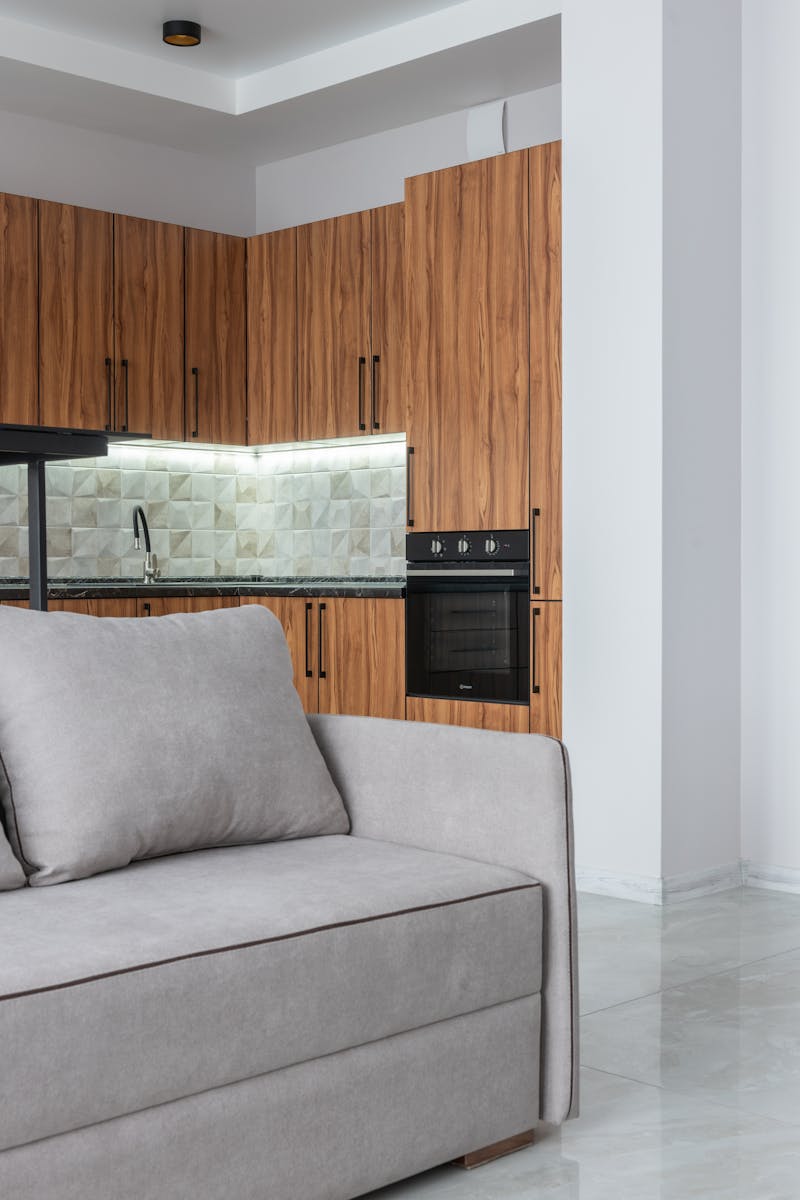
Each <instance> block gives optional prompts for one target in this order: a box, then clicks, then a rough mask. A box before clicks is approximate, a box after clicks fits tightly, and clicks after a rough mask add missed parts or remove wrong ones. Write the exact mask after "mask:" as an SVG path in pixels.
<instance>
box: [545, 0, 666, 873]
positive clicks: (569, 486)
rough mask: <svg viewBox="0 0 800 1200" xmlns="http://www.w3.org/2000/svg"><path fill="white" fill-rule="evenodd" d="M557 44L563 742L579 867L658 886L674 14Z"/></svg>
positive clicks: (567, 26) (614, 23)
mask: <svg viewBox="0 0 800 1200" xmlns="http://www.w3.org/2000/svg"><path fill="white" fill-rule="evenodd" d="M561 36H562V71H563V74H562V90H563V130H564V180H563V186H564V366H563V369H564V589H565V597H566V599H565V601H564V736H565V740H566V742H567V745H568V746H569V750H570V756H571V759H572V765H573V774H574V787H575V820H576V856H577V861H578V863H579V864H582V865H583V866H584V867H585V868H599V869H601V870H602V871H603V872H605V873H606V874H607V875H610V876H614V875H618V876H644V877H648V878H651V879H658V877H659V876H660V874H661V439H662V406H661V346H662V343H661V290H662V288H661V285H662V270H661V266H662V255H661V238H662V167H661V163H662V130H661V124H662V91H661V73H662V25H661V3H660V0H608V2H607V3H604V4H602V5H600V4H596V3H593V2H592V0H582V2H581V0H572V2H570V3H565V6H564V14H563V17H562V28H561ZM632 97H635V98H636V100H635V103H632V102H631V98H632ZM611 886H613V884H612V885H611Z"/></svg>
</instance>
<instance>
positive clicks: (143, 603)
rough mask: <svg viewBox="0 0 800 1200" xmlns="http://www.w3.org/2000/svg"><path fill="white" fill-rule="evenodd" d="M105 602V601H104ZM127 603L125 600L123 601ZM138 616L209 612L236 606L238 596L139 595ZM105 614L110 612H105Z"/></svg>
mask: <svg viewBox="0 0 800 1200" xmlns="http://www.w3.org/2000/svg"><path fill="white" fill-rule="evenodd" d="M105 603H107V601H106V602H105ZM125 603H127V601H126V602H125ZM134 603H135V604H136V606H137V611H136V613H135V614H134V615H135V616H138V617H166V616H169V614H170V613H181V612H195V613H196V612H210V611H211V610H212V609H215V608H238V605H239V597H238V596H152V597H151V598H150V599H148V600H145V599H143V598H142V597H141V596H140V597H139V598H138V599H137V600H135V601H134ZM106 615H107V616H108V615H110V614H106Z"/></svg>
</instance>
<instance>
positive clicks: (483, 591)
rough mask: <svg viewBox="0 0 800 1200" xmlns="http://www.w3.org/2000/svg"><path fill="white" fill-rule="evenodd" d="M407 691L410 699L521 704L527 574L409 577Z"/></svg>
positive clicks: (525, 670)
mask: <svg viewBox="0 0 800 1200" xmlns="http://www.w3.org/2000/svg"><path fill="white" fill-rule="evenodd" d="M406 688H407V692H408V694H409V695H410V696H429V697H434V698H437V699H444V700H489V701H498V702H502V703H506V704H515V703H516V704H527V703H528V586H527V579H526V578H525V577H517V578H515V579H513V580H508V579H503V580H496V581H495V580H491V581H490V580H486V581H484V580H481V581H480V582H478V581H476V580H467V579H463V578H462V579H459V578H458V577H456V576H454V577H453V578H452V579H442V578H426V577H425V575H423V574H422V573H420V575H418V576H416V577H415V578H413V579H412V578H411V577H409V579H408V587H407V590H406Z"/></svg>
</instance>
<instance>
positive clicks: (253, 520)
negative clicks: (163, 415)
mask: <svg viewBox="0 0 800 1200" xmlns="http://www.w3.org/2000/svg"><path fill="white" fill-rule="evenodd" d="M404 463H405V444H404V442H402V441H386V442H376V441H372V440H367V439H364V441H363V442H359V443H358V444H356V445H347V446H344V445H337V444H333V445H329V446H304V447H301V448H292V449H282V450H276V451H269V452H263V453H260V454H258V455H256V454H254V453H221V452H216V451H213V450H201V449H195V448H193V447H188V448H186V449H182V448H177V447H169V448H167V447H163V448H162V447H158V446H147V447H144V446H142V447H139V446H112V447H111V451H110V453H109V455H108V457H107V458H101V459H92V460H86V461H83V462H76V463H75V464H74V465H73V464H62V463H54V464H50V465H49V466H48V467H47V476H46V478H47V520H48V539H47V542H48V570H49V572H50V576H51V577H52V578H118V577H127V576H138V575H140V574H141V570H142V554H141V553H140V552H139V551H137V550H134V547H133V510H134V507H135V506H136V505H137V504H141V505H142V507H143V508H144V510H145V513H146V514H147V520H148V524H149V526H150V533H151V539H152V544H153V550H154V551H155V552H156V554H157V555H158V563H159V566H160V568H161V570H162V573H163V575H164V576H168V577H171V578H173V579H175V578H186V577H192V576H198V575H199V576H209V575H268V576H280V577H284V576H307V575H312V576H324V577H331V576H332V577H336V576H351V577H353V576H355V577H358V576H387V575H403V574H404V573H405V545H404V539H405V520H406V515H405V469H404ZM27 509H28V504H27V483H26V478H25V470H24V468H23V467H3V468H1V469H0V578H19V577H26V576H27V574H28V559H27V550H28V531H27V516H28V513H27Z"/></svg>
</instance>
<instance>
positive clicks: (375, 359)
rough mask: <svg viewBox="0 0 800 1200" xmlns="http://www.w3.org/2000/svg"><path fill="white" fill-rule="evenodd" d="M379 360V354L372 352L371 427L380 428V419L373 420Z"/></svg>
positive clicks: (376, 411) (375, 412) (376, 402)
mask: <svg viewBox="0 0 800 1200" xmlns="http://www.w3.org/2000/svg"><path fill="white" fill-rule="evenodd" d="M380 361H381V356H380V354H373V356H372V428H373V429H380V427H381V423H380V421H376V420H375V418H376V417H377V415H378V364H379V363H380Z"/></svg>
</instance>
